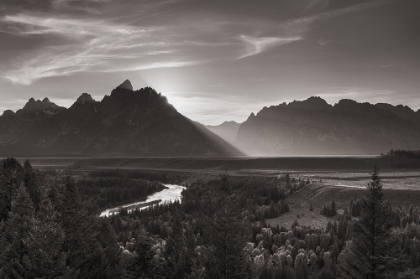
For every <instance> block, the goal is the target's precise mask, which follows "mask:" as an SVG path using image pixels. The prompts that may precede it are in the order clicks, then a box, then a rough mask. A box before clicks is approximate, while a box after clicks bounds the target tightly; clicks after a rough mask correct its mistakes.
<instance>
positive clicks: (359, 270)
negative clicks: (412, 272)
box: [338, 167, 399, 279]
mask: <svg viewBox="0 0 420 279" xmlns="http://www.w3.org/2000/svg"><path fill="white" fill-rule="evenodd" d="M367 190H368V191H367V194H366V196H365V197H364V199H363V201H362V203H363V208H362V212H361V218H360V220H359V221H358V222H357V223H356V224H355V225H354V228H353V237H352V239H351V241H349V242H347V245H346V248H345V249H344V250H343V251H342V253H341V254H340V256H339V257H338V271H339V276H340V277H341V278H367V279H378V278H385V276H386V275H387V274H389V273H392V272H395V271H396V268H395V266H393V262H394V261H395V257H398V255H399V253H398V251H395V250H394V249H397V248H396V247H398V246H399V245H397V243H396V242H395V240H394V238H392V236H391V234H390V229H391V227H392V224H391V220H390V219H391V218H389V216H390V212H389V208H387V207H386V206H385V203H384V200H383V191H382V183H381V179H380V176H379V171H378V169H377V168H376V167H375V169H374V171H373V173H372V181H371V182H370V183H369V184H368V186H367Z"/></svg>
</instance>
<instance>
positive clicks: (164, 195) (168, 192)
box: [100, 184, 185, 217]
mask: <svg viewBox="0 0 420 279" xmlns="http://www.w3.org/2000/svg"><path fill="white" fill-rule="evenodd" d="M164 185H165V186H166V187H167V188H165V189H163V190H162V191H160V192H156V193H154V194H152V195H150V196H148V197H147V199H146V200H145V201H141V202H134V203H129V204H125V205H121V206H118V207H114V208H108V209H106V210H104V211H102V212H101V215H100V216H101V217H108V216H109V215H112V214H116V213H118V212H119V211H120V209H122V208H129V209H128V211H129V212H130V211H132V210H133V209H136V208H138V209H140V210H142V209H145V208H148V207H149V206H150V205H151V204H159V203H164V202H173V201H176V200H181V192H182V190H184V189H185V187H184V186H179V185H173V184H164ZM159 201H160V202H159ZM146 204H148V205H146Z"/></svg>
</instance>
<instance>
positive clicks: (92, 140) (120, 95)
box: [0, 80, 243, 157]
mask: <svg viewBox="0 0 420 279" xmlns="http://www.w3.org/2000/svg"><path fill="white" fill-rule="evenodd" d="M0 154H1V155H15V154H20V155H25V156H32V155H51V156H54V155H71V156H76V155H81V156H116V157H190V156H191V157H196V156H238V155H243V154H242V153H241V152H239V151H238V150H237V149H236V148H234V147H233V146H231V145H230V144H228V143H226V142H225V141H224V140H222V139H221V138H220V137H218V136H217V135H214V134H213V133H211V132H209V131H207V130H206V129H204V128H202V127H198V126H197V125H196V124H195V123H194V122H192V121H191V120H190V119H188V118H186V117H185V116H183V115H182V114H180V113H179V112H178V111H177V110H176V109H175V108H174V107H173V106H172V105H171V104H169V103H168V101H167V99H166V97H164V96H162V95H161V94H160V93H157V92H156V91H155V90H154V89H152V88H150V87H146V88H142V89H140V90H136V91H134V90H133V87H132V85H131V82H130V81H129V80H126V81H124V82H123V83H122V84H121V85H119V86H117V87H116V88H115V89H114V90H112V92H111V94H110V95H107V96H105V97H104V98H103V100H102V101H100V102H98V101H95V100H94V99H93V98H92V96H91V95H89V94H88V93H83V94H82V95H80V97H79V98H78V99H77V100H76V101H75V103H74V104H73V105H72V106H71V107H70V108H68V109H66V108H60V107H58V106H56V105H55V104H53V103H51V102H49V100H48V99H44V100H43V101H35V100H34V99H30V100H29V102H28V103H27V104H26V105H25V107H24V108H23V109H22V110H19V111H18V113H16V114H15V113H13V112H11V111H7V112H5V113H4V114H3V115H2V116H1V117H0Z"/></svg>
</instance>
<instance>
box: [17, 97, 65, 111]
mask: <svg viewBox="0 0 420 279" xmlns="http://www.w3.org/2000/svg"><path fill="white" fill-rule="evenodd" d="M56 108H59V106H57V105H56V104H54V103H53V102H51V101H50V100H49V99H48V98H44V99H43V100H42V101H41V100H35V99H34V98H30V99H29V100H28V102H27V103H26V104H25V106H24V107H23V109H22V110H20V111H21V112H25V111H37V110H45V109H56Z"/></svg>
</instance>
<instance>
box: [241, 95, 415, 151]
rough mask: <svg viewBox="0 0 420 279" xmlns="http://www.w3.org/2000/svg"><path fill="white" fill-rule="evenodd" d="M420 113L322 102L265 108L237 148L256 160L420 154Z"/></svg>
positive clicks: (246, 128)
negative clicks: (398, 151) (399, 152)
mask: <svg viewBox="0 0 420 279" xmlns="http://www.w3.org/2000/svg"><path fill="white" fill-rule="evenodd" d="M419 114H420V112H419V111H417V112H414V111H413V110H411V109H410V108H408V107H402V106H397V107H394V106H392V105H389V104H377V105H372V104H369V103H358V102H356V101H353V100H341V101H340V102H338V103H337V104H335V105H329V104H328V103H327V102H326V101H325V100H323V99H321V98H319V97H311V98H309V99H307V100H305V101H294V102H291V103H289V104H286V103H283V104H280V105H278V106H272V107H269V108H267V107H265V108H263V109H262V110H261V111H260V112H258V113H257V114H256V115H255V114H253V113H252V114H251V115H250V116H249V117H248V119H247V120H246V121H245V122H244V123H242V124H241V126H240V128H239V130H238V133H237V136H236V139H235V144H236V145H237V146H238V148H240V149H241V150H246V152H247V154H248V155H253V156H284V155H346V154H348V155H358V154H366V155H370V154H375V155H378V154H381V153H386V152H388V151H389V150H391V149H392V148H393V149H410V150H419V149H420V125H419V119H420V118H419Z"/></svg>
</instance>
